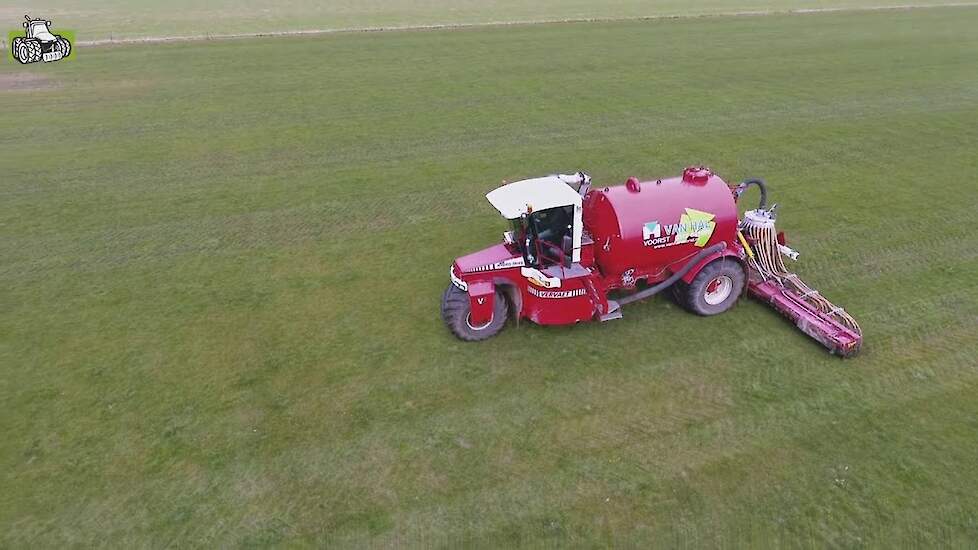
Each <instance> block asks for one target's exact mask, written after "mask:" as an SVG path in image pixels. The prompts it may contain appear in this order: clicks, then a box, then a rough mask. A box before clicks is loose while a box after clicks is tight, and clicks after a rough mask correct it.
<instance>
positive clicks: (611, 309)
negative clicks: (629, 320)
mask: <svg viewBox="0 0 978 550" xmlns="http://www.w3.org/2000/svg"><path fill="white" fill-rule="evenodd" d="M598 319H601V322H602V323H603V322H605V321H614V320H615V319H621V306H620V305H618V302H616V301H614V300H608V313H605V314H604V315H602V316H600V317H598Z"/></svg>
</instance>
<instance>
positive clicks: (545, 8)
mask: <svg viewBox="0 0 978 550" xmlns="http://www.w3.org/2000/svg"><path fill="white" fill-rule="evenodd" d="M956 2H957V3H962V1H961V0H913V1H909V0H600V1H595V0H536V1H534V2H528V1H526V0H329V1H323V0H277V1H275V2H269V1H266V0H168V1H166V2H161V1H160V0H35V1H33V2H31V3H30V5H29V6H23V5H16V6H15V5H11V6H9V7H2V6H0V21H7V22H9V23H10V24H11V25H12V28H19V27H18V25H19V22H20V21H21V20H22V18H23V17H24V14H25V13H29V14H30V15H32V16H35V17H41V16H43V17H47V18H50V19H54V20H55V22H56V23H57V24H58V25H60V26H62V27H64V28H71V29H74V30H76V31H77V32H78V34H79V36H80V38H81V39H82V40H105V39H109V38H112V39H119V38H135V37H143V36H188V35H211V36H213V35H221V34H236V33H263V32H282V31H294V30H308V29H349V28H365V27H369V28H373V27H390V26H394V27H403V26H419V25H420V26H425V25H456V24H480V23H490V22H512V21H553V20H564V19H591V18H635V17H660V16H675V15H711V14H719V13H737V12H744V11H772V10H774V11H783V10H793V9H820V8H864V7H867V6H894V5H895V6H899V5H907V4H912V5H921V6H930V5H942V4H950V3H956ZM963 3H967V2H963Z"/></svg>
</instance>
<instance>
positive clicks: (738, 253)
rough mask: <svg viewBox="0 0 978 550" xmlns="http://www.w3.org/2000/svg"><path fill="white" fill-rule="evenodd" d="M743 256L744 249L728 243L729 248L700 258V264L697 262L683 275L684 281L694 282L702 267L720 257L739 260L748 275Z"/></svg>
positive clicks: (745, 286) (687, 282) (738, 262)
mask: <svg viewBox="0 0 978 550" xmlns="http://www.w3.org/2000/svg"><path fill="white" fill-rule="evenodd" d="M742 256H743V252H742V250H741V249H740V248H739V247H736V246H733V245H727V248H724V249H723V250H721V251H720V252H717V253H715V254H710V255H709V256H707V257H705V258H703V259H702V260H700V262H699V263H698V264H696V265H695V266H694V267H693V269H690V270H689V271H688V272H686V274H685V275H683V277H682V281H683V282H684V283H686V284H690V283H692V282H693V279H695V278H696V276H697V275H699V272H700V270H701V269H703V268H704V267H706V266H707V265H708V264H709V263H710V262H712V261H713V260H716V259H718V258H729V259H731V260H733V261H735V262H737V264H738V265H740V267H741V269H744V275H745V276H746V275H747V270H746V266H744V261H743V259H742ZM745 281H746V279H745ZM744 288H747V285H744Z"/></svg>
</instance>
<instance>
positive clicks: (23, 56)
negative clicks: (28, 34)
mask: <svg viewBox="0 0 978 550" xmlns="http://www.w3.org/2000/svg"><path fill="white" fill-rule="evenodd" d="M17 60H18V61H20V62H21V63H23V64H25V65H26V64H28V63H36V62H38V61H40V60H41V43H40V42H38V41H37V40H33V39H25V40H24V41H23V42H21V43H20V50H19V51H18V52H17Z"/></svg>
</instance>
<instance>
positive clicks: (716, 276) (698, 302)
mask: <svg viewBox="0 0 978 550" xmlns="http://www.w3.org/2000/svg"><path fill="white" fill-rule="evenodd" d="M746 281H747V276H746V274H745V273H744V268H743V266H742V265H741V264H740V262H738V261H736V260H732V259H729V258H720V259H718V260H714V261H713V262H711V263H710V264H709V265H707V266H706V267H704V268H703V269H702V270H700V272H699V273H697V274H696V278H694V279H693V282H692V283H690V284H689V285H683V286H684V287H685V293H684V294H685V297H684V298H683V302H684V307H685V308H686V309H687V310H688V311H690V312H692V313H695V314H697V315H704V316H708V315H717V314H720V313H723V312H724V311H727V310H728V309H730V308H732V307H733V306H734V304H736V303H737V300H739V299H740V295H741V294H742V293H743V291H744V284H745V283H746Z"/></svg>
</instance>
